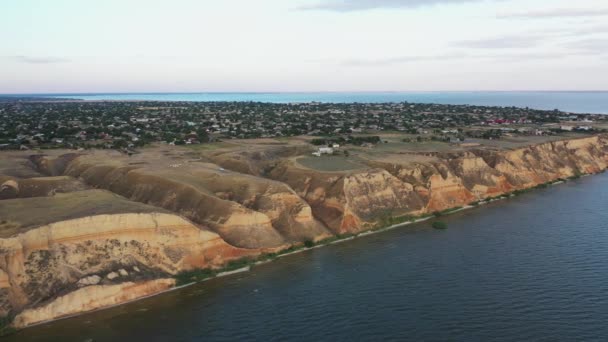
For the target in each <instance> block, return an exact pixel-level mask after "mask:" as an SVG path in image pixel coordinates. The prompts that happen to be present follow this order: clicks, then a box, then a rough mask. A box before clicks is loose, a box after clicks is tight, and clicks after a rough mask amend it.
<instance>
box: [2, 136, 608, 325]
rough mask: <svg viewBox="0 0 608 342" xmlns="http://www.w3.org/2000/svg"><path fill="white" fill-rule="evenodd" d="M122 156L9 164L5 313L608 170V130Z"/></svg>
mask: <svg viewBox="0 0 608 342" xmlns="http://www.w3.org/2000/svg"><path fill="white" fill-rule="evenodd" d="M112 153H113V152H99V151H97V152H86V153H83V154H73V153H71V154H64V155H61V156H58V157H57V156H55V157H49V156H41V155H37V156H33V157H31V159H30V161H31V162H32V164H33V165H36V168H37V171H38V172H40V173H43V174H46V175H48V176H49V177H47V178H46V179H45V178H39V177H37V178H23V179H22V178H18V177H14V176H9V175H5V176H1V175H0V185H1V186H2V188H1V189H0V194H1V195H2V196H3V198H4V199H2V201H0V216H2V217H0V315H7V314H12V315H16V319H15V325H16V326H19V327H23V326H27V325H30V324H33V323H36V322H41V321H45V320H49V319H53V318H57V317H62V316H66V315H72V314H75V313H79V312H83V311H88V310H92V309H96V308H99V307H104V306H108V305H114V304H119V303H121V302H124V301H128V300H132V299H136V298H139V297H141V296H146V295H149V294H153V293H155V292H159V291H162V290H164V289H167V288H169V287H171V286H173V281H172V280H170V279H169V280H168V278H170V277H171V276H172V275H175V274H176V273H179V272H180V271H183V270H189V269H193V268H207V267H218V266H221V265H223V264H225V263H226V262H227V261H228V260H232V259H237V258H241V257H244V256H255V255H258V254H260V253H262V252H264V251H269V250H274V249H276V248H284V247H287V246H289V245H291V244H294V243H302V242H305V241H307V240H318V239H322V238H325V237H328V236H330V235H332V234H344V233H357V232H361V231H364V230H367V229H370V228H373V227H377V226H378V225H379V224H382V223H383V222H385V221H384V220H385V219H386V218H387V217H394V216H402V215H408V216H413V215H421V214H425V213H432V212H436V211H441V210H445V209H449V208H454V207H460V206H464V205H467V204H469V203H471V202H474V201H478V200H482V199H485V198H488V197H495V196H498V195H502V194H505V193H509V192H512V191H515V190H518V189H526V188H530V187H534V186H536V185H539V184H543V183H546V182H549V181H554V180H557V179H560V178H568V177H572V176H576V175H580V174H585V173H596V172H600V171H602V170H605V169H606V168H607V166H608V138H607V137H605V136H590V137H585V138H580V139H572V140H563V141H553V142H546V143H542V144H537V145H533V146H526V147H520V148H514V149H504V150H489V149H479V150H475V149H469V150H467V151H462V152H458V153H455V152H454V153H443V154H442V153H438V154H436V155H434V156H433V157H432V158H427V159H416V158H413V159H411V160H408V159H407V158H406V159H403V158H401V159H398V158H395V161H394V162H393V161H392V160H391V162H387V161H386V158H385V159H383V160H367V161H366V163H367V167H365V168H362V169H357V170H352V171H344V172H322V171H317V170H313V169H310V168H305V167H302V166H301V165H298V164H297V163H295V162H294V161H293V159H290V158H287V156H289V153H291V152H290V151H288V152H286V154H285V155H281V154H280V153H274V154H272V155H271V154H264V155H260V156H258V155H257V154H255V153H248V154H243V153H231V154H226V155H218V156H214V158H215V159H210V160H208V161H210V162H204V161H201V160H199V159H200V158H199V159H196V160H195V161H192V162H186V161H184V160H177V161H176V160H174V159H171V158H167V157H159V158H158V159H153V158H152V159H151V158H150V157H149V156H146V155H145V153H144V154H142V155H141V156H139V157H138V156H133V157H130V158H129V157H125V156H122V155H120V154H112ZM252 156H253V157H255V158H253V157H252ZM389 160H390V159H389ZM212 162H213V163H212ZM216 163H218V164H221V165H222V166H223V167H224V168H226V170H224V169H223V168H221V167H220V166H218V164H216ZM231 165H233V166H234V169H233V170H229V168H230V166H231ZM88 187H93V188H100V189H104V190H85V189H86V188H88ZM61 192H66V194H63V193H61ZM109 194H111V196H112V197H108V196H110V195H109ZM117 195H119V196H117ZM28 208H31V210H30V211H28V210H29V209H28ZM45 208H46V209H45ZM59 209H61V210H59Z"/></svg>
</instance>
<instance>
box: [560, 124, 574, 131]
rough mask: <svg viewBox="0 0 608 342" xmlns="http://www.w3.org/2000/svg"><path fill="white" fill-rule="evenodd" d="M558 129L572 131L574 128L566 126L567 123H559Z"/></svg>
mask: <svg viewBox="0 0 608 342" xmlns="http://www.w3.org/2000/svg"><path fill="white" fill-rule="evenodd" d="M560 129H561V130H562V131H572V130H573V129H574V127H573V126H567V125H561V126H560Z"/></svg>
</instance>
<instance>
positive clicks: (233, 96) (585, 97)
mask: <svg viewBox="0 0 608 342" xmlns="http://www.w3.org/2000/svg"><path fill="white" fill-rule="evenodd" d="M30 96H32V94H30ZM33 96H52V97H59V98H66V97H67V98H73V99H82V100H153V101H156V100H158V101H259V102H273V103H289V102H311V101H317V102H334V103H348V102H360V103H363V102H365V103H373V102H403V101H408V102H412V103H440V104H470V105H482V106H516V107H530V108H535V109H545V110H553V109H559V110H562V111H566V112H577V113H603V114H608V92H602V91H595V92H593V91H591V92H575V91H520V92H511V91H494V92H492V91H489V92H488V91H485V92H484V91H447V92H446V91H429V92H320V93H105V94H101V93H100V94H94V93H93V94H91V93H89V94H85V93H82V94H47V95H45V94H33Z"/></svg>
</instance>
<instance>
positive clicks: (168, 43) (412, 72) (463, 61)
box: [0, 0, 608, 94]
mask: <svg viewBox="0 0 608 342" xmlns="http://www.w3.org/2000/svg"><path fill="white" fill-rule="evenodd" d="M0 13H1V14H2V15H1V18H2V19H1V20H0V93H4V94H7V93H13V94H14V93H66V92H76V93H83V92H241V91H245V92H298V91H311V92H314V91H447V90H455V91H469V90H481V91H482V90H608V1H607V0H577V1H572V0H350V1H349V0H293V1H291V0H171V1H169V0H167V1H160V0H159V1H157V0H145V1H144V0H103V1H101V0H100V1H96V0H2V1H1V2H0Z"/></svg>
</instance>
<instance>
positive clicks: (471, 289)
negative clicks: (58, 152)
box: [3, 173, 608, 342]
mask: <svg viewBox="0 0 608 342" xmlns="http://www.w3.org/2000/svg"><path fill="white" fill-rule="evenodd" d="M607 205H608V173H605V174H600V175H595V176H589V177H583V178H581V179H578V180H574V181H570V182H566V183H563V184H559V185H555V186H551V187H549V188H547V189H541V190H535V191H532V192H529V193H526V194H523V195H521V196H518V197H514V198H510V199H507V200H502V201H497V202H493V203H490V204H487V205H483V206H480V207H477V208H474V209H471V210H466V211H461V212H459V213H456V214H453V215H449V216H444V217H442V218H441V220H443V221H444V222H446V223H447V224H448V229H446V230H435V229H433V228H432V227H431V222H430V221H429V222H421V223H418V224H415V225H410V226H405V227H401V228H396V229H393V230H389V231H385V232H382V233H378V234H374V235H368V236H365V237H360V238H357V239H354V240H350V241H346V242H343V243H340V244H335V245H330V246H326V247H323V248H319V249H312V250H308V251H305V252H303V253H299V254H295V255H290V256H287V257H284V258H280V259H278V260H276V261H274V262H272V263H269V264H264V265H259V266H256V267H254V268H253V269H252V270H251V271H250V272H246V273H239V274H235V275H231V276H227V277H224V278H216V279H212V280H210V281H207V282H204V283H200V284H197V285H194V286H191V287H187V288H183V289H181V290H177V291H174V292H170V293H166V294H162V295H159V296H156V297H152V298H148V299H145V300H141V301H138V302H134V303H131V304H127V305H123V306H119V307H114V308H111V309H108V310H102V311H98V312H95V313H91V314H85V315H82V316H78V317H75V318H70V319H65V320H60V321H56V322H53V323H50V324H45V325H40V326H36V327H32V328H29V329H26V330H23V331H22V332H19V333H17V334H16V335H12V336H9V337H7V338H5V339H4V340H3V341H7V342H8V341H11V342H15V341H19V342H26V341H187V342H190V341H192V342H194V341H608V324H607V322H608V281H607V280H608V210H607V209H608V208H607Z"/></svg>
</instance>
